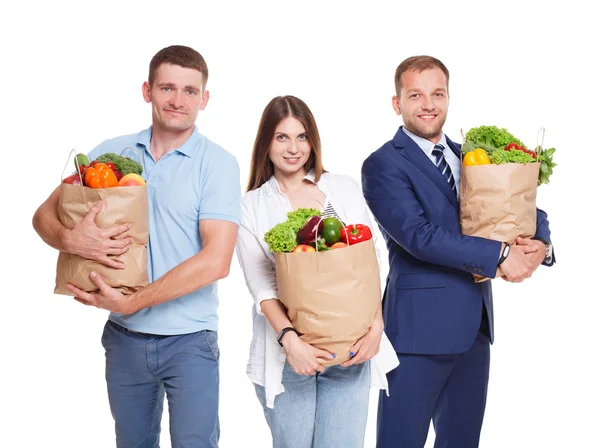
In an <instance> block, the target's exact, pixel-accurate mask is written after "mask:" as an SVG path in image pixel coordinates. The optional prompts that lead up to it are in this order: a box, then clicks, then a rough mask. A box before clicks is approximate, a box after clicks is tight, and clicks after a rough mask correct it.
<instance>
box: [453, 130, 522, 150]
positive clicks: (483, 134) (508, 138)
mask: <svg viewBox="0 0 600 448" xmlns="http://www.w3.org/2000/svg"><path fill="white" fill-rule="evenodd" d="M465 140H466V141H467V142H473V143H476V144H479V145H480V146H479V147H483V145H491V146H493V147H494V148H504V147H505V146H506V145H508V144H509V143H513V142H515V143H517V144H518V145H519V146H524V145H523V143H522V142H521V140H519V139H517V137H515V136H514V135H512V134H511V133H510V132H508V131H507V130H506V129H504V128H502V129H500V128H498V127H496V126H479V127H476V128H471V129H469V131H468V132H467V135H465Z"/></svg>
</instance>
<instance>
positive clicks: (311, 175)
mask: <svg viewBox="0 0 600 448" xmlns="http://www.w3.org/2000/svg"><path fill="white" fill-rule="evenodd" d="M304 179H305V180H308V181H310V182H312V183H313V184H314V183H315V171H314V170H310V171H309V172H308V174H307V175H306V176H304ZM317 185H318V182H317ZM275 192H278V193H281V189H280V188H279V182H277V179H275V176H271V178H270V179H269V181H268V182H267V195H269V196H271V195H272V194H273V193H275Z"/></svg>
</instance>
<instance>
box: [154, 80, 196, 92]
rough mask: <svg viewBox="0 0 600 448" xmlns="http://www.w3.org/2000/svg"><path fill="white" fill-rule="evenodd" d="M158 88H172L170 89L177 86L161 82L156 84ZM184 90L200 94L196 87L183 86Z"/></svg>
mask: <svg viewBox="0 0 600 448" xmlns="http://www.w3.org/2000/svg"><path fill="white" fill-rule="evenodd" d="M158 87H172V88H176V87H177V86H176V85H175V84H173V83H172V82H161V83H158ZM184 89H185V90H194V91H196V92H200V89H199V88H198V87H196V86H191V85H188V86H185V87H184Z"/></svg>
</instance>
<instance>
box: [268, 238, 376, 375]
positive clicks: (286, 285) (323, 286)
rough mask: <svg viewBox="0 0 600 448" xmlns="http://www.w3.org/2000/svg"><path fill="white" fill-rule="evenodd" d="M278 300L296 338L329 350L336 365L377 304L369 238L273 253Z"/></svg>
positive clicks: (366, 327) (362, 332) (345, 357)
mask: <svg viewBox="0 0 600 448" xmlns="http://www.w3.org/2000/svg"><path fill="white" fill-rule="evenodd" d="M275 271H276V276H277V287H278V289H279V300H280V301H281V302H282V303H283V304H284V305H285V306H286V307H287V309H288V316H289V318H290V320H291V321H292V325H293V326H294V328H295V329H296V330H298V331H299V332H301V333H302V334H303V335H302V336H301V339H302V340H303V341H304V342H307V343H309V344H311V345H313V346H315V347H318V348H322V349H325V350H328V351H329V352H331V353H335V355H336V358H335V359H334V360H332V361H329V362H323V365H324V366H332V365H336V364H341V363H343V362H344V361H347V360H348V359H349V358H350V355H349V354H350V349H351V348H352V346H353V345H354V344H355V343H356V341H357V340H358V339H359V338H361V337H362V336H364V335H365V334H366V333H367V331H368V330H369V328H370V327H371V325H372V324H373V321H374V319H375V314H376V312H377V308H378V307H379V304H380V303H381V286H380V283H379V281H380V280H379V265H378V263H377V256H376V253H375V245H374V243H373V240H372V239H370V240H367V241H364V242H361V243H357V244H354V245H352V246H347V247H343V248H339V249H332V250H328V251H325V252H300V253H276V254H275Z"/></svg>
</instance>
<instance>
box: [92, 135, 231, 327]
mask: <svg viewBox="0 0 600 448" xmlns="http://www.w3.org/2000/svg"><path fill="white" fill-rule="evenodd" d="M151 136H152V127H150V128H148V129H146V130H144V131H142V132H140V133H139V134H133V135H125V136H121V137H117V138H113V139H111V140H106V141H104V142H103V143H102V144H100V145H99V146H97V147H96V148H94V149H93V150H92V151H91V152H90V153H89V159H90V160H94V159H95V158H96V157H98V156H100V155H101V154H104V153H107V152H113V153H116V154H121V151H123V149H125V148H127V147H134V148H136V149H137V150H138V151H139V153H140V154H141V157H142V158H143V160H142V165H143V167H144V172H143V173H142V176H143V177H144V179H146V183H147V185H148V205H149V212H150V220H149V225H150V243H149V245H148V274H149V277H150V281H151V282H153V281H155V280H157V279H158V278H160V277H161V276H162V275H164V274H165V273H166V272H168V271H169V270H171V269H173V268H174V267H175V266H177V265H178V264H180V263H181V262H183V261H185V260H187V259H188V258H190V257H192V256H194V255H196V254H197V253H198V252H200V250H201V249H202V239H201V238H200V232H199V221H200V220H202V219H218V220H222V221H230V222H233V223H235V224H238V225H239V222H240V220H239V217H240V200H241V188H240V171H239V166H238V163H237V161H236V159H235V157H234V156H233V155H232V154H230V153H228V152H227V151H225V150H224V149H223V148H221V147H220V146H219V145H217V144H215V143H213V142H211V141H210V140H209V139H208V138H206V137H204V136H203V135H201V134H200V133H199V132H198V130H197V128H196V127H194V132H193V133H192V135H191V136H190V138H189V139H188V140H187V141H186V142H185V143H184V144H183V145H182V146H181V147H180V148H177V149H174V150H172V151H170V152H169V153H167V154H166V155H164V156H163V157H162V158H161V159H160V160H159V161H158V162H157V161H155V160H154V157H153V156H152V154H151V152H150V138H151ZM123 155H125V156H127V157H131V158H132V159H134V160H137V161H139V159H140V156H139V155H138V154H137V152H135V151H134V150H131V149H127V150H126V151H125V152H123ZM217 307H218V297H217V284H216V283H213V284H210V285H208V286H205V287H204V288H201V289H199V290H197V291H194V292H192V293H190V294H187V295H185V296H182V297H179V298H176V299H173V300H170V301H168V302H165V303H161V304H160V305H156V306H153V307H150V308H145V309H143V310H140V311H138V312H137V313H134V314H129V315H123V314H116V313H111V314H110V316H109V319H110V320H112V321H113V322H115V323H117V324H119V325H121V326H123V327H126V328H129V329H131V330H135V331H141V332H144V333H151V334H162V335H173V334H186V333H193V332H196V331H200V330H214V331H216V330H217V324H218V319H217Z"/></svg>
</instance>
